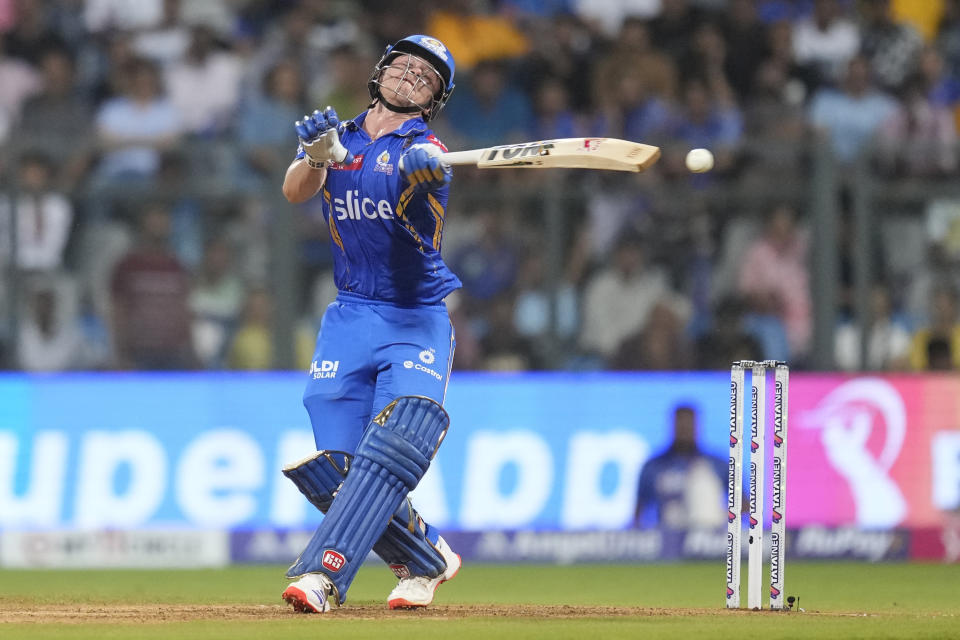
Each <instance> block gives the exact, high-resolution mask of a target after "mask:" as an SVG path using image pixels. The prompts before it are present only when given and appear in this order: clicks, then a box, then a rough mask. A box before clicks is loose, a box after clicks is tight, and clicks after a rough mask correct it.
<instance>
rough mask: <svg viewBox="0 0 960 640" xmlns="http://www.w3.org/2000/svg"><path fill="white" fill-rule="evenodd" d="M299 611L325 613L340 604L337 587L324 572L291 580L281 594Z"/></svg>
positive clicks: (308, 574)
mask: <svg viewBox="0 0 960 640" xmlns="http://www.w3.org/2000/svg"><path fill="white" fill-rule="evenodd" d="M280 597H281V598H283V599H284V600H286V601H287V604H291V605H293V610H294V611H296V612H297V613H324V612H326V611H330V609H332V608H334V607H335V606H338V603H337V596H336V589H334V587H333V583H332V582H330V578H328V577H327V576H325V575H323V574H322V573H307V574H304V575H302V576H300V577H299V578H298V579H297V580H296V581H294V582H291V583H290V586H289V587H287V588H286V589H285V590H284V592H283V595H281V596H280Z"/></svg>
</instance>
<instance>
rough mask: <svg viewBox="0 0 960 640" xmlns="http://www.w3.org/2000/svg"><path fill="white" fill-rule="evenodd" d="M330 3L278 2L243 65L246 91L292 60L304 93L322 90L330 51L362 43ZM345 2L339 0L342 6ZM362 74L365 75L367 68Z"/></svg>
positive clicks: (353, 24)
mask: <svg viewBox="0 0 960 640" xmlns="http://www.w3.org/2000/svg"><path fill="white" fill-rule="evenodd" d="M332 4H333V3H330V2H326V1H324V0H314V1H312V2H294V3H284V4H283V5H282V6H283V9H282V12H281V15H280V16H279V17H278V18H277V19H275V20H272V21H270V22H269V23H268V24H267V25H266V30H265V33H264V34H263V38H262V40H261V44H260V45H259V47H258V48H257V50H256V51H255V52H254V53H253V55H252V57H251V59H250V60H249V62H248V63H247V64H246V65H244V66H245V69H246V73H245V78H244V86H245V88H246V90H247V91H250V90H254V91H256V90H257V89H258V88H259V87H260V86H261V85H262V83H263V78H264V76H265V75H266V74H267V73H268V72H269V70H270V69H272V68H273V67H274V66H276V65H277V64H278V63H279V62H280V61H282V60H296V61H297V62H298V63H299V65H300V77H301V78H302V79H303V83H304V85H305V87H306V93H307V95H308V96H319V95H323V94H324V93H325V87H326V86H328V85H329V83H330V79H331V76H330V74H331V69H330V64H329V62H328V59H329V56H330V55H331V53H332V52H334V51H336V50H337V49H340V48H342V47H346V46H362V45H364V44H365V41H364V40H363V38H362V36H363V34H362V33H361V32H360V29H359V26H358V25H357V23H356V22H355V21H354V20H353V18H352V17H351V16H349V15H346V14H345V12H344V11H343V9H342V8H341V9H337V8H336V7H334V6H332ZM347 6H348V5H347V4H342V7H347ZM392 40H395V38H393V39H392ZM363 75H364V76H366V75H367V72H366V71H365V72H364V74H363ZM320 106H324V105H320ZM300 115H303V114H300Z"/></svg>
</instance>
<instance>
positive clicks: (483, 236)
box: [450, 207, 520, 339]
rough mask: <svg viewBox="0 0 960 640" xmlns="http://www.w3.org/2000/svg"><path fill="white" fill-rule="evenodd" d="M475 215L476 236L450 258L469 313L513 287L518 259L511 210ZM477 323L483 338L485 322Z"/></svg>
mask: <svg viewBox="0 0 960 640" xmlns="http://www.w3.org/2000/svg"><path fill="white" fill-rule="evenodd" d="M474 215H475V217H477V218H478V221H479V235H478V236H477V238H476V239H474V240H473V241H472V242H469V243H467V244H464V245H463V246H461V247H460V248H459V249H458V250H457V252H456V253H455V254H454V255H453V256H452V258H451V260H450V267H451V269H453V270H454V272H455V273H457V274H459V276H460V280H461V282H463V289H462V293H463V304H464V305H465V311H467V312H468V313H469V314H471V315H472V314H474V313H476V312H478V311H480V310H482V309H484V308H485V306H486V305H487V304H488V303H490V302H491V301H492V300H493V299H494V298H496V297H497V296H500V295H504V294H506V293H507V292H509V291H510V290H511V289H512V288H513V285H514V283H515V282H516V279H517V266H518V263H519V260H520V258H519V251H518V248H517V246H516V244H515V241H514V235H513V234H512V233H511V231H510V230H511V225H512V223H513V221H512V220H510V215H511V213H510V212H506V211H500V210H497V209H493V208H487V207H485V208H482V209H480V210H479V211H477V213H475V214H474ZM479 324H480V326H478V327H476V331H477V333H478V335H479V336H480V338H481V339H482V338H483V336H484V335H485V334H486V329H485V328H484V326H483V325H484V324H485V323H484V322H483V321H482V320H481V322H480V323H479Z"/></svg>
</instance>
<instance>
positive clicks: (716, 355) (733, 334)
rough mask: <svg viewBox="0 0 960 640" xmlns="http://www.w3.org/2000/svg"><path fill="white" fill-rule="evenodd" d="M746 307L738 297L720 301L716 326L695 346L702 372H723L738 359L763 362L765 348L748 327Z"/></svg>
mask: <svg viewBox="0 0 960 640" xmlns="http://www.w3.org/2000/svg"><path fill="white" fill-rule="evenodd" d="M746 310H747V308H746V305H745V304H744V301H743V300H742V299H741V298H739V297H737V296H728V297H726V298H723V299H722V300H719V301H718V302H717V303H716V305H715V307H714V312H713V326H712V327H711V328H710V329H709V330H708V331H707V332H706V333H704V334H703V335H701V336H700V337H699V338H698V339H697V341H696V345H695V354H696V355H695V357H694V362H695V365H696V367H697V368H698V369H706V370H711V371H722V370H726V369H728V368H729V367H730V363H731V362H736V361H737V360H762V359H763V349H762V347H761V345H760V343H759V342H758V341H757V340H756V338H754V337H753V335H751V334H750V333H749V332H748V331H747V330H746V327H745V318H744V316H745V314H746Z"/></svg>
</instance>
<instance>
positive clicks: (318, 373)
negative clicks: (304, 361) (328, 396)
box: [310, 360, 340, 380]
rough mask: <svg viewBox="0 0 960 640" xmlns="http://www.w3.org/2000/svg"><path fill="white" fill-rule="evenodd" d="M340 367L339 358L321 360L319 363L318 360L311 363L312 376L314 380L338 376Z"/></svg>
mask: <svg viewBox="0 0 960 640" xmlns="http://www.w3.org/2000/svg"><path fill="white" fill-rule="evenodd" d="M339 368H340V361H339V360H321V361H320V362H319V364H318V363H317V361H316V360H314V361H313V362H312V363H310V376H311V377H312V378H313V379H314V380H323V379H325V378H336V377H337V369H339Z"/></svg>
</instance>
